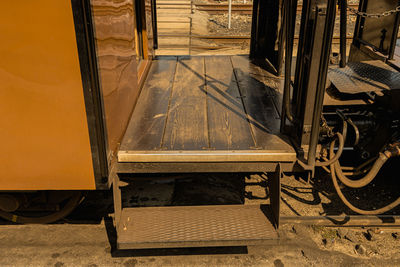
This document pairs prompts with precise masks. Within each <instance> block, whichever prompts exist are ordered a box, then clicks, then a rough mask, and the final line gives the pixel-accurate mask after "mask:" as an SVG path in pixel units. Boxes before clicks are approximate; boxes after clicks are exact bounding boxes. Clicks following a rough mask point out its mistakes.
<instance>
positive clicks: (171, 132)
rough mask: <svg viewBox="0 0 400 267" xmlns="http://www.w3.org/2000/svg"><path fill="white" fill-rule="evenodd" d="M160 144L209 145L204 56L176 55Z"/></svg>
mask: <svg viewBox="0 0 400 267" xmlns="http://www.w3.org/2000/svg"><path fill="white" fill-rule="evenodd" d="M177 64H178V65H177V67H176V73H175V80H174V87H173V90H172V94H171V99H170V100H169V102H170V103H169V111H168V116H167V124H166V126H165V134H164V139H163V144H162V145H163V148H165V149H170V150H181V149H185V150H198V149H207V148H208V147H209V140H208V125H207V103H206V97H207V96H206V93H205V92H206V88H205V87H206V86H205V75H204V59H203V58H202V57H192V58H191V57H179V58H178V63H177Z"/></svg>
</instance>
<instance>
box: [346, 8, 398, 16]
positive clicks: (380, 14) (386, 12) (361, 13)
mask: <svg viewBox="0 0 400 267" xmlns="http://www.w3.org/2000/svg"><path fill="white" fill-rule="evenodd" d="M347 9H348V10H349V11H350V12H352V13H354V14H356V15H357V16H360V17H364V18H377V19H379V18H382V17H387V16H390V15H392V14H394V13H397V12H400V6H398V7H396V8H395V9H392V10H388V11H385V12H382V13H367V12H361V11H358V10H357V9H355V8H352V7H347Z"/></svg>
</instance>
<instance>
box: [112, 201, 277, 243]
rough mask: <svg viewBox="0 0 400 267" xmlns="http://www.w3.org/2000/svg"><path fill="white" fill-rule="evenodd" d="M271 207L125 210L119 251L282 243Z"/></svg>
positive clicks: (244, 206) (119, 232) (120, 231)
mask: <svg viewBox="0 0 400 267" xmlns="http://www.w3.org/2000/svg"><path fill="white" fill-rule="evenodd" d="M266 214H267V215H268V216H269V214H271V212H270V209H269V206H263V207H260V206H259V205H257V206H250V205H229V206H193V207H147V208H124V209H123V210H122V215H121V223H120V226H119V229H118V248H120V249H134V248H161V247H200V246H201V247H203V246H233V245H246V244H259V243H260V244H264V242H263V241H274V243H275V242H277V240H278V233H277V231H276V230H275V228H274V226H273V225H272V223H271V221H270V219H269V218H268V217H267V216H266Z"/></svg>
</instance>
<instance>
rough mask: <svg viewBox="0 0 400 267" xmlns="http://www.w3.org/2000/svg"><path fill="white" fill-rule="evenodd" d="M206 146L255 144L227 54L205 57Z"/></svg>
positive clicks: (245, 145)
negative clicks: (207, 138) (207, 143)
mask: <svg viewBox="0 0 400 267" xmlns="http://www.w3.org/2000/svg"><path fill="white" fill-rule="evenodd" d="M205 65H206V81H207V107H208V125H209V136H210V146H211V148H214V149H218V150H219V149H251V148H254V147H255V143H254V140H253V136H252V133H251V128H250V124H249V122H248V120H247V116H246V113H245V111H244V108H243V103H242V99H241V97H240V93H239V89H238V85H237V82H236V79H235V74H234V73H233V68H232V64H231V61H230V58H229V57H228V56H225V57H219V56H217V57H205Z"/></svg>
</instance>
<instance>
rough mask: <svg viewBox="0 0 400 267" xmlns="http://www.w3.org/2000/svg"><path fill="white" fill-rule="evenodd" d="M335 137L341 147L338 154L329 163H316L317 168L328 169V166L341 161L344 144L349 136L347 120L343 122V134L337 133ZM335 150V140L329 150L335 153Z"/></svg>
mask: <svg viewBox="0 0 400 267" xmlns="http://www.w3.org/2000/svg"><path fill="white" fill-rule="evenodd" d="M335 135H336V136H337V138H338V141H339V147H338V150H337V152H336V154H335V155H334V156H333V157H332V158H330V159H329V160H327V161H316V162H315V166H317V167H327V166H329V165H331V164H333V163H335V162H337V161H339V158H340V157H341V156H342V153H343V149H344V142H345V140H346V136H347V122H346V121H345V120H343V128H342V134H341V133H339V132H336V134H335ZM334 149H335V140H333V141H332V142H331V145H330V148H329V150H330V151H333V150H334Z"/></svg>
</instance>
